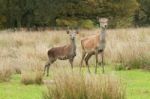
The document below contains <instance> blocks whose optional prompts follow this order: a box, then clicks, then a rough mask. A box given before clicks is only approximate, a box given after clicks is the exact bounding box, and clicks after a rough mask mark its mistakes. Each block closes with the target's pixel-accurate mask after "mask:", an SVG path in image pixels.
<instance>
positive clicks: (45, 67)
mask: <svg viewBox="0 0 150 99" xmlns="http://www.w3.org/2000/svg"><path fill="white" fill-rule="evenodd" d="M49 65H50V62H49V61H48V62H47V63H46V64H45V66H44V73H43V75H45V71H46V69H47V67H49Z"/></svg>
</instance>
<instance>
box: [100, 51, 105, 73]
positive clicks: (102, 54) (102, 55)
mask: <svg viewBox="0 0 150 99" xmlns="http://www.w3.org/2000/svg"><path fill="white" fill-rule="evenodd" d="M101 57H102V63H101V64H102V72H103V73H104V72H105V70H104V52H102V53H101Z"/></svg>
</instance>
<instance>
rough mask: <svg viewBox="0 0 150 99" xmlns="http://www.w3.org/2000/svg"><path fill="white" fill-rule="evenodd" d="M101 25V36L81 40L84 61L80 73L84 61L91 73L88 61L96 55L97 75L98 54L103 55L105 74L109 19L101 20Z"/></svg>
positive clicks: (102, 62) (96, 35) (102, 63)
mask: <svg viewBox="0 0 150 99" xmlns="http://www.w3.org/2000/svg"><path fill="white" fill-rule="evenodd" d="M99 23H100V27H101V32H100V33H99V34H95V35H91V36H88V37H85V38H83V39H82V40H81V48H82V59H81V63H80V71H81V68H82V65H83V61H85V64H86V67H87V68H88V72H89V73H90V69H89V63H88V61H89V59H90V58H91V56H93V55H95V58H96V66H95V73H97V64H98V54H101V65H102V72H103V73H104V50H105V46H106V28H107V25H108V19H107V18H99Z"/></svg>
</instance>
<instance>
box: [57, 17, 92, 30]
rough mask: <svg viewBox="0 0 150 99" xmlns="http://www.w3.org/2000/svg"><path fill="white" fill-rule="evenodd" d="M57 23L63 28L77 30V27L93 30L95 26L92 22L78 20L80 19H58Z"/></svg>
mask: <svg viewBox="0 0 150 99" xmlns="http://www.w3.org/2000/svg"><path fill="white" fill-rule="evenodd" d="M56 23H57V25H58V26H61V27H66V26H69V27H72V28H76V27H80V28H83V29H93V28H94V27H95V26H94V22H93V21H92V20H89V19H87V20H78V19H57V20H56Z"/></svg>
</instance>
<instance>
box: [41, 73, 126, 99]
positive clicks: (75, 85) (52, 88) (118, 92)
mask: <svg viewBox="0 0 150 99" xmlns="http://www.w3.org/2000/svg"><path fill="white" fill-rule="evenodd" d="M54 82H55V83H54V84H51V85H49V86H48V91H46V92H44V93H43V98H44V99H125V90H124V88H123V87H122V85H121V82H120V81H119V80H118V79H117V78H116V77H114V76H110V75H101V76H98V75H87V76H83V75H81V74H75V73H72V72H71V73H60V74H58V75H57V76H54Z"/></svg>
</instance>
